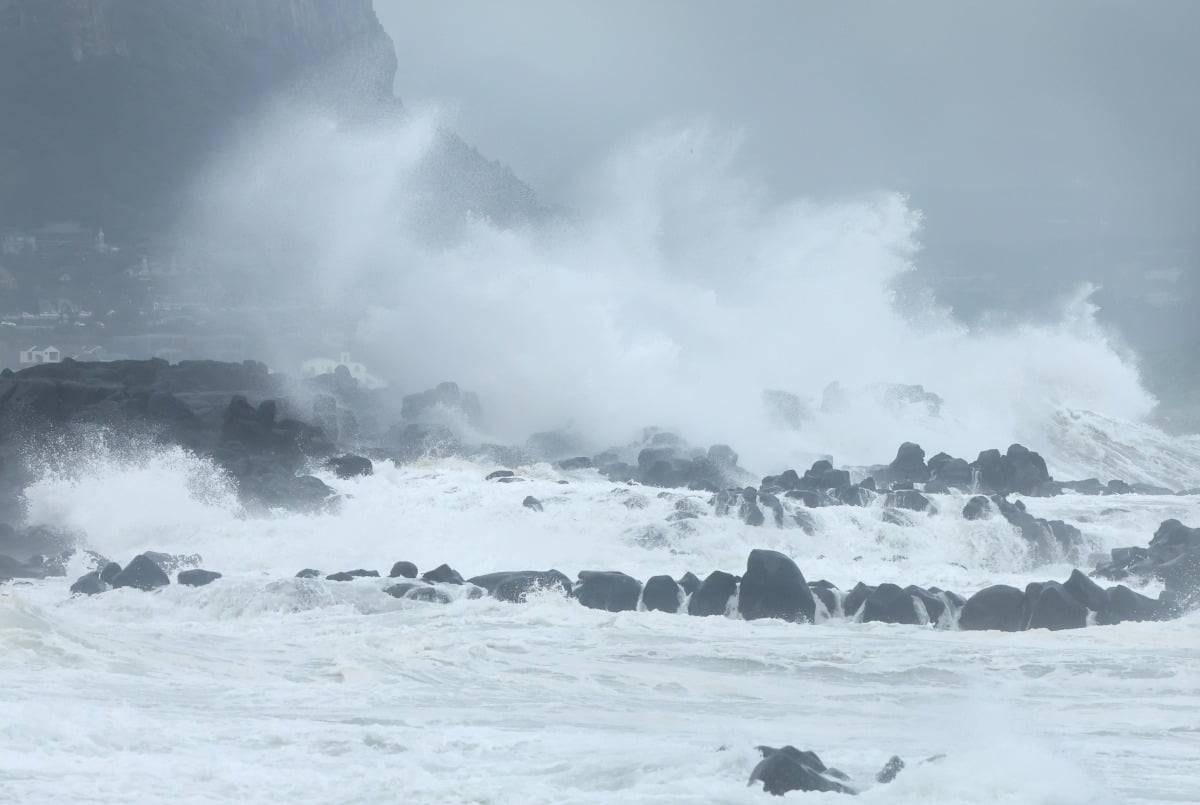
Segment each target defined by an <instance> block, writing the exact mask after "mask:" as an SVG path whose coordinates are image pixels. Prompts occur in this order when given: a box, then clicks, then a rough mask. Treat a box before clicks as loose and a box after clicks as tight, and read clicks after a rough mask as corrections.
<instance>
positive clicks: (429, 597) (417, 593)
mask: <svg viewBox="0 0 1200 805" xmlns="http://www.w3.org/2000/svg"><path fill="white" fill-rule="evenodd" d="M404 598H405V599H406V600H408V601H424V602H426V603H429V604H449V603H450V594H449V593H447V592H446V591H445V590H439V589H438V588H436V587H422V586H414V587H413V588H412V589H411V590H409V591H408V592H407V593H405V594H404Z"/></svg>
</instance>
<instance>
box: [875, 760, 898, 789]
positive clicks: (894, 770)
mask: <svg viewBox="0 0 1200 805" xmlns="http://www.w3.org/2000/svg"><path fill="white" fill-rule="evenodd" d="M902 771H904V761H903V760H901V759H900V757H899V756H898V755H892V756H891V757H890V758H889V759H888V762H887V763H885V764H883V768H882V769H880V770H879V773H878V774H876V775H875V782H877V783H879V784H881V785H882V784H884V783H890V782H891V781H892V780H895V779H896V775H898V774H899V773H900V772H902Z"/></svg>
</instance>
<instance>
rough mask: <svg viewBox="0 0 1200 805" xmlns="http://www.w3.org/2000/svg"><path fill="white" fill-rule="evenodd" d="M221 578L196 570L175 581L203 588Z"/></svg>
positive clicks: (185, 573) (189, 571)
mask: <svg viewBox="0 0 1200 805" xmlns="http://www.w3.org/2000/svg"><path fill="white" fill-rule="evenodd" d="M376 575H378V574H376ZM219 578H221V574H220V573H218V572H217V571H215V570H200V569H194V570H181V571H179V574H178V575H176V577H175V580H176V581H177V582H179V583H180V584H182V585H183V586H185V587H203V586H205V585H207V584H212V583H213V582H214V581H216V580H217V579H219Z"/></svg>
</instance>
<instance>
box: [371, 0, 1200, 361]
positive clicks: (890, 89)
mask: <svg viewBox="0 0 1200 805" xmlns="http://www.w3.org/2000/svg"><path fill="white" fill-rule="evenodd" d="M376 7H377V9H378V12H379V15H380V19H381V21H382V22H383V23H384V25H385V27H387V29H388V30H389V32H390V33H391V35H392V36H393V38H394V39H395V40H396V44H397V53H398V57H399V70H398V73H397V81H396V90H397V93H398V95H399V96H400V97H401V98H404V99H405V100H406V101H407V102H410V103H417V104H421V103H426V102H431V101H436V102H437V104H438V105H439V106H440V107H442V108H443V109H445V110H448V111H449V112H450V120H451V122H452V125H453V126H454V127H455V128H456V129H457V130H459V131H460V132H461V133H462V134H463V135H464V137H465V138H466V139H467V140H468V141H470V142H473V143H475V144H477V145H478V146H479V147H480V148H482V149H483V150H485V151H486V152H487V153H489V154H490V155H491V156H493V157H495V158H499V159H501V160H503V161H505V162H507V163H509V164H511V165H512V166H513V168H514V170H515V171H516V172H517V174H518V175H519V176H521V177H522V178H524V179H525V180H526V181H529V182H530V183H531V184H532V186H533V187H534V189H535V190H537V191H538V192H539V193H541V194H542V195H543V196H544V197H546V198H547V199H549V200H551V201H557V202H563V203H567V204H568V205H569V204H572V203H573V202H574V199H573V198H572V193H573V192H574V191H575V184H574V177H575V176H576V175H577V172H578V166H580V165H584V164H594V163H595V162H597V161H599V160H600V159H602V158H603V157H604V155H605V154H607V153H611V151H612V150H613V149H614V148H616V147H618V144H619V143H621V142H623V141H625V140H626V139H627V138H628V137H629V136H630V135H631V133H632V132H635V131H639V130H643V129H646V128H648V127H650V126H653V125H655V124H658V123H661V122H663V121H674V122H681V121H682V122H690V121H694V120H703V121H706V122H708V123H710V124H712V125H714V126H716V127H718V128H722V129H725V130H738V131H740V132H741V133H742V134H743V136H744V138H745V147H744V148H743V149H742V151H741V152H740V155H739V158H740V159H741V160H743V161H744V163H745V165H746V166H747V168H748V169H749V170H751V171H752V172H753V173H755V174H756V175H758V176H760V177H762V182H763V189H764V192H767V193H770V194H773V195H774V196H775V197H777V198H789V197H795V196H798V195H803V196H812V197H817V198H844V197H847V196H858V195H860V194H864V193H869V192H873V191H879V190H885V191H892V192H900V193H904V194H907V195H908V196H909V198H910V200H911V202H910V203H911V205H912V206H913V207H914V208H916V209H919V210H921V211H923V213H924V214H925V220H924V226H923V229H922V232H921V235H920V239H921V242H922V244H923V246H924V252H923V254H922V256H921V259H920V261H919V266H918V270H917V273H916V274H915V275H914V277H913V279H914V280H917V281H919V282H920V283H921V284H924V285H927V286H932V287H934V288H936V290H937V293H938V296H939V298H940V299H941V300H942V301H943V302H944V303H945V304H947V305H948V306H950V307H951V308H952V309H953V311H954V313H955V315H956V316H957V317H958V318H959V319H960V320H962V321H965V322H968V323H976V322H978V321H980V320H981V319H982V318H984V317H991V318H996V317H1001V318H1007V319H1009V320H1028V319H1031V318H1037V319H1039V320H1041V321H1049V320H1051V319H1053V318H1054V317H1055V316H1057V308H1058V301H1057V300H1058V299H1059V298H1060V297H1061V296H1062V295H1063V294H1064V293H1068V292H1070V289H1071V288H1072V287H1075V286H1076V285H1077V284H1078V283H1080V282H1091V283H1094V284H1096V285H1098V286H1099V287H1100V289H1099V291H1098V292H1097V295H1096V297H1095V299H1096V301H1097V303H1098V304H1099V305H1100V307H1101V311H1100V317H1101V319H1102V320H1104V321H1106V322H1109V323H1111V324H1113V325H1115V326H1117V327H1119V329H1120V330H1121V331H1122V333H1123V334H1124V335H1125V336H1126V337H1127V338H1129V339H1130V340H1131V341H1132V342H1133V343H1135V344H1136V345H1137V346H1138V348H1139V349H1141V350H1143V351H1154V350H1160V349H1165V348H1171V347H1179V346H1184V345H1187V346H1192V345H1195V343H1196V342H1197V340H1198V339H1200V325H1197V324H1196V323H1195V321H1196V320H1195V317H1194V316H1193V315H1190V314H1188V312H1187V311H1188V310H1190V309H1191V308H1192V307H1193V306H1194V305H1195V303H1196V300H1197V298H1198V297H1200V287H1198V286H1200V279H1198V277H1200V266H1198V265H1197V263H1198V262H1200V235H1198V233H1197V229H1196V226H1195V221H1196V220H1197V219H1198V215H1197V214H1198V213H1200V152H1198V151H1197V149H1196V148H1195V143H1196V142H1198V141H1200V98H1198V96H1197V95H1196V93H1195V92H1194V88H1193V86H1192V84H1193V83H1194V82H1193V79H1194V76H1196V75H1197V74H1200V53H1198V52H1197V51H1196V49H1195V47H1194V41H1195V36H1196V33H1197V32H1198V31H1200V7H1198V6H1197V5H1196V4H1194V3H1190V2H1187V0H1164V2H1156V3H1149V4H1146V3H1134V2H1121V1H1119V0H1100V2H1090V1H1085V0H1061V1H1060V2H1054V3H1044V2H1035V1H1034V0H1017V1H1016V2H1006V3H994V2H974V1H972V0H968V1H967V2H958V1H957V0H955V1H951V0H925V2H918V3H891V2H876V1H873V0H872V1H868V2H858V3H849V4H848V3H836V2H810V3H782V2H756V3H751V4H740V5H737V6H731V5H729V4H721V3H714V2H659V3H653V4H645V3H633V2H579V3H569V4H564V3H554V2H544V1H542V2H539V1H538V0H531V1H529V2H522V3H518V4H511V3H508V4H503V5H497V4H493V3H487V2H472V1H470V0H464V2H456V3H447V4H435V5H432V6H431V5H422V4H412V3H405V2H398V0H379V2H377V3H376ZM1158 379H1159V378H1155V380H1158Z"/></svg>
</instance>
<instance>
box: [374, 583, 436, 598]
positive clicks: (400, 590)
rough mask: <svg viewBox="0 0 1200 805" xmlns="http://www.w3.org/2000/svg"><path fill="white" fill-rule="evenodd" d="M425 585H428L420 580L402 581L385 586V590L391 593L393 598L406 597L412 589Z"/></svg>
mask: <svg viewBox="0 0 1200 805" xmlns="http://www.w3.org/2000/svg"><path fill="white" fill-rule="evenodd" d="M424 586H426V585H424V584H421V583H420V582H415V581H402V582H400V583H398V584H393V585H392V586H390V587H387V588H385V589H384V592H385V593H387V594H388V595H390V596H391V597H392V598H404V597H405V596H406V595H408V594H409V592H411V591H412V590H415V589H417V588H418V587H424Z"/></svg>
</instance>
